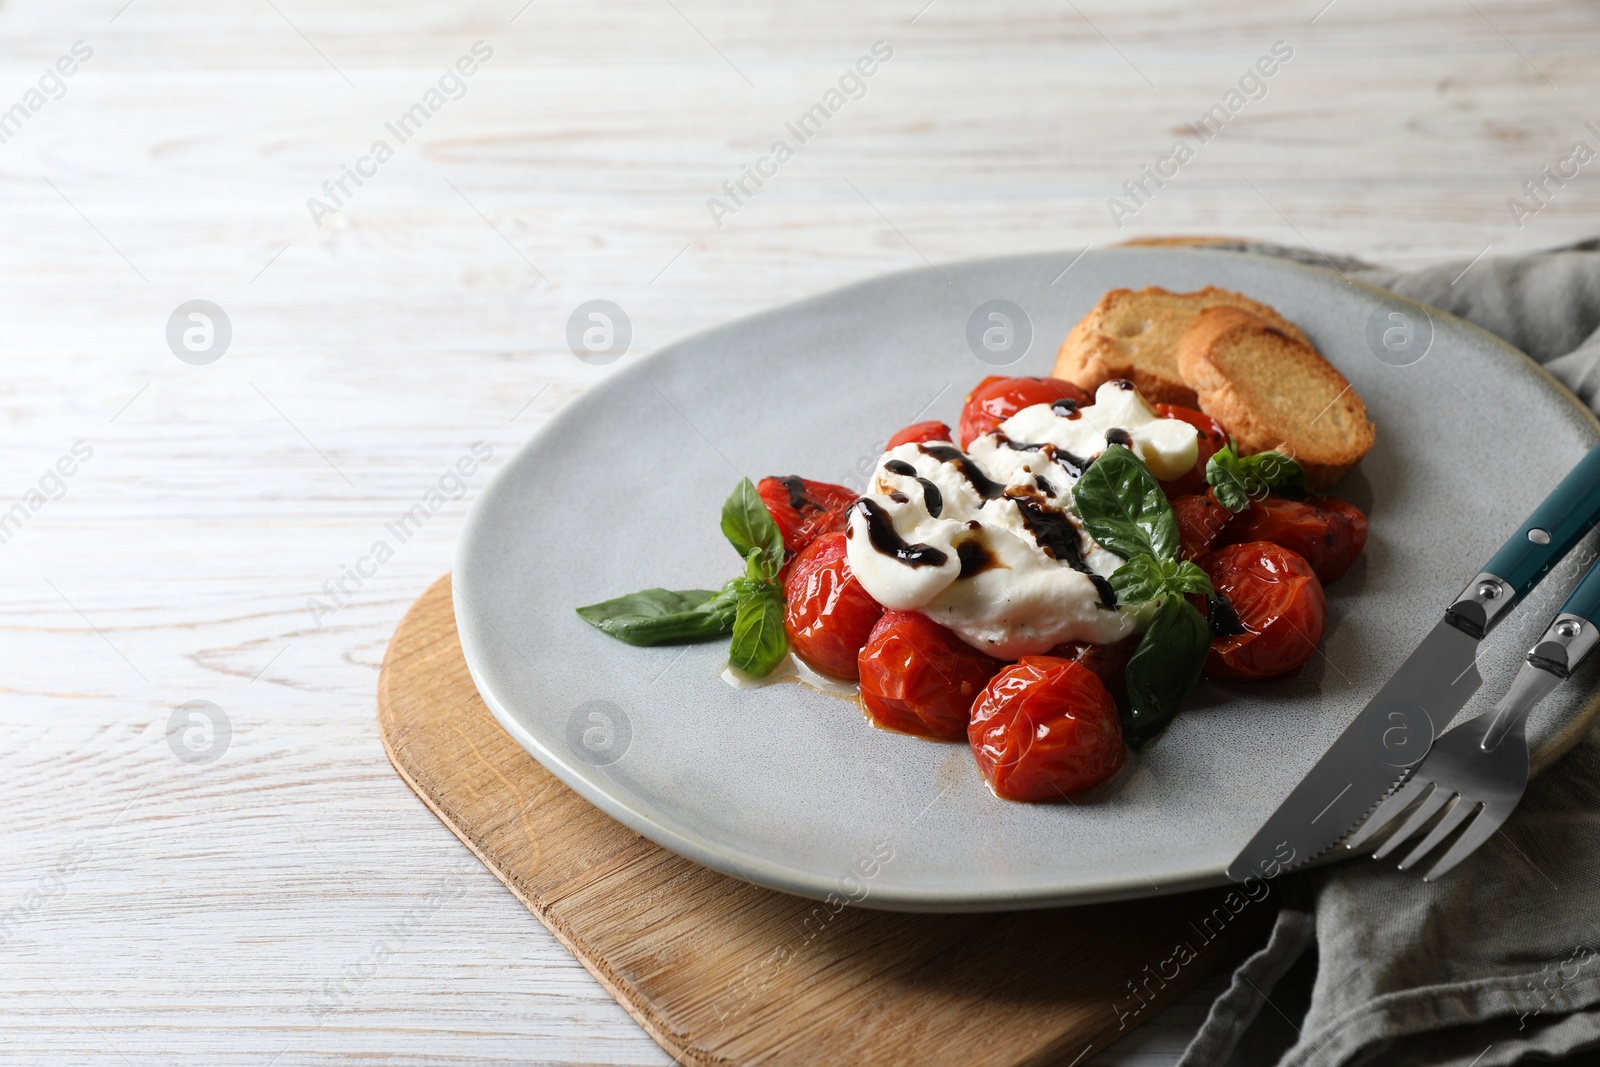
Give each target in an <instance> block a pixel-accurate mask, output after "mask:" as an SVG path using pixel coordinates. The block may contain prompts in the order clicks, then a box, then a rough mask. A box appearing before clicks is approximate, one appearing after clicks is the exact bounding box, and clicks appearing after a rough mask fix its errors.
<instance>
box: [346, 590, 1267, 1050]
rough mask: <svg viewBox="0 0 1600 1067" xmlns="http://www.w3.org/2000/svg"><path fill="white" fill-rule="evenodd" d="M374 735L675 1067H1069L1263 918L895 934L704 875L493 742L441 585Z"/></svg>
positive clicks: (920, 928) (862, 912)
mask: <svg viewBox="0 0 1600 1067" xmlns="http://www.w3.org/2000/svg"><path fill="white" fill-rule="evenodd" d="M378 723H379V727H380V729H381V732H382V734H383V744H384V748H385V749H386V750H387V751H388V753H389V759H390V761H391V762H393V764H394V766H395V769H396V770H397V771H399V772H400V777H401V778H403V779H405V781H406V784H408V785H409V786H411V788H412V789H413V790H415V791H416V793H417V795H418V796H420V797H421V798H422V800H423V802H424V803H426V804H427V805H428V807H430V808H432V809H433V811H434V813H435V814H436V815H438V816H439V818H440V819H441V820H442V821H443V822H444V824H445V825H446V826H448V827H449V828H450V829H451V831H452V832H454V833H455V835H456V836H457V837H459V838H461V840H462V841H464V842H466V844H467V847H469V848H471V849H472V851H473V852H474V853H476V854H477V856H478V858H479V859H481V860H482V861H483V862H484V864H485V865H487V866H488V868H489V869H490V870H491V871H493V872H494V874H495V876H496V877H497V878H499V879H500V880H501V881H502V882H504V883H505V884H506V886H507V887H508V888H510V890H511V891H512V892H513V893H515V894H516V895H517V898H518V899H519V900H521V901H522V902H523V903H524V904H526V905H527V906H528V908H529V910H531V911H532V912H533V913H534V914H535V915H537V916H538V917H539V920H540V921H541V922H543V923H544V924H545V925H546V926H547V927H549V928H550V931H551V932H552V933H554V934H555V935H556V937H558V938H560V939H561V942H562V943H563V944H564V945H566V946H567V948H569V949H571V950H572V954H573V955H575V956H576V957H577V958H578V959H579V961H581V962H582V963H583V965H584V966H585V967H587V968H588V969H589V971H590V972H591V973H592V974H593V975H594V976H595V978H597V979H599V981H600V983H601V984H602V985H604V986H605V987H606V989H607V990H608V991H610V993H611V995H612V996H614V997H616V998H617V1001H618V1002H619V1003H621V1004H622V1006H623V1007H624V1008H626V1009H627V1010H628V1013H629V1014H630V1015H632V1016H633V1017H634V1018H635V1019H637V1020H638V1021H639V1025H641V1026H643V1027H644V1029H645V1030H646V1032H648V1033H649V1034H650V1036H651V1037H653V1038H654V1039H655V1040H656V1041H657V1042H658V1043H659V1044H660V1045H661V1047H662V1048H664V1049H666V1050H667V1052H668V1053H669V1054H671V1055H672V1056H674V1057H676V1058H677V1059H678V1060H679V1061H681V1062H682V1063H684V1064H694V1065H708V1067H709V1065H718V1067H733V1065H745V1064H758V1063H759V1064H770V1065H813V1064H814V1065H819V1067H820V1065H827V1067H836V1065H839V1064H851V1065H853V1067H876V1065H880V1064H917V1065H921V1067H944V1065H946V1064H949V1065H952V1067H954V1065H960V1067H971V1065H974V1064H993V1065H1003V1067H1022V1065H1029V1067H1032V1065H1043V1064H1063V1065H1067V1064H1073V1063H1076V1062H1078V1061H1079V1060H1081V1059H1083V1058H1085V1057H1086V1056H1088V1055H1089V1054H1090V1053H1091V1052H1094V1051H1098V1050H1100V1049H1102V1048H1104V1047H1105V1046H1106V1045H1108V1044H1110V1043H1111V1042H1112V1041H1115V1040H1116V1039H1117V1038H1118V1037H1120V1036H1122V1035H1123V1034H1126V1033H1128V1032H1129V1031H1131V1030H1132V1029H1133V1028H1134V1027H1135V1026H1137V1025H1139V1024H1140V1023H1142V1022H1145V1021H1147V1020H1148V1019H1149V1018H1150V1017H1151V1016H1153V1015H1154V1014H1155V1013H1156V1012H1157V1011H1158V1010H1159V1009H1160V1008H1161V1007H1162V1006H1163V1005H1165V1004H1166V1003H1167V1002H1169V1001H1171V1000H1173V999H1174V998H1176V997H1178V996H1180V995H1181V994H1183V993H1184V992H1185V991H1187V990H1188V989H1190V988H1191V987H1193V986H1194V985H1195V984H1196V983H1198V982H1199V981H1201V980H1202V979H1203V978H1205V977H1206V976H1207V975H1209V974H1210V973H1211V972H1212V971H1214V970H1216V969H1217V968H1218V967H1221V966H1223V965H1225V964H1228V963H1231V962H1233V961H1235V960H1237V959H1238V958H1239V957H1240V956H1241V955H1243V953H1244V952H1246V951H1248V950H1249V949H1250V948H1251V947H1253V946H1255V945H1257V944H1259V943H1260V942H1261V941H1262V940H1263V939H1264V938H1265V932H1266V927H1267V925H1268V924H1269V923H1270V920H1271V919H1272V916H1273V914H1274V913H1275V911H1276V909H1277V902H1276V900H1275V895H1276V894H1275V893H1274V894H1272V895H1269V896H1267V897H1265V898H1263V899H1262V900H1260V901H1248V900H1246V898H1244V897H1242V896H1240V895H1238V894H1237V893H1235V892H1234V891H1232V890H1227V889H1221V890H1209V891H1206V892H1201V893H1190V894H1185V895H1183V896H1169V897H1161V898H1157V899H1153V900H1143V901H1132V902H1127V903H1121V904H1107V905H1097V906H1093V907H1082V908H1058V909H1052V910H1048V911H1032V912H1009V913H1003V914H993V915H907V914H894V913H889V912H881V911H870V910H866V909H863V908H855V907H833V906H830V905H828V904H826V903H821V902H817V901H812V900H805V899H802V898H800V897H794V896H789V895H787V894H784V893H778V892H774V891H772V890H769V889H762V888H759V887H757V886H753V885H748V884H746V883H744V882H740V881H737V880H735V879H733V878H729V877H727V876H725V875H722V874H718V873H716V872H714V871H710V870H707V869H706V868H704V867H701V866H699V865H697V864H695V863H693V862H691V861H689V860H686V859H684V858H682V857H681V856H678V855H677V854H676V853H673V852H669V851H667V850H666V849H664V848H661V847H660V846H658V845H655V844H653V843H651V842H650V841H648V840H646V839H645V838H643V837H640V836H639V835H638V834H636V833H634V832H633V831H632V830H629V829H628V828H627V827H625V826H623V825H622V824H621V823H618V822H615V821H613V820H612V819H611V818H610V817H609V816H606V815H604V814H602V813H601V812H600V811H599V810H598V809H596V808H594V807H593V806H591V805H590V804H589V803H588V802H587V801H585V800H583V799H582V798H581V797H579V796H578V795H577V794H576V793H574V792H573V791H572V790H570V789H568V788H567V787H566V786H565V785H563V784H562V783H561V782H560V781H559V780H557V779H556V778H555V777H554V776H553V775H551V774H550V773H548V772H547V771H546V770H545V769H544V768H543V767H541V766H540V765H539V764H538V763H536V762H535V761H534V760H533V758H532V757H531V756H529V755H528V754H527V753H526V752H525V751H524V750H523V749H522V748H521V747H520V746H518V745H517V743H516V742H515V741H513V740H512V739H511V738H510V736H509V735H507V734H506V733H505V731H504V730H502V729H501V728H500V726H499V724H498V723H496V722H495V720H494V717H493V716H492V715H491V714H490V713H489V710H488V708H487V707H486V706H485V705H484V703H483V701H482V699H481V698H479V696H478V693H477V690H476V689H474V688H473V684H472V679H471V677H470V676H469V674H468V673H467V665H466V661H465V660H464V659H463V658H462V655H461V645H460V643H459V642H458V640H457V638H456V628H455V618H454V614H453V612H452V610H451V603H450V579H449V578H448V577H445V578H441V579H440V580H439V581H438V582H436V583H434V585H433V587H432V588H431V589H429V590H428V591H427V593H425V594H424V595H423V597H422V599H420V600H418V601H417V602H416V603H415V604H414V605H412V607H411V610H410V611H409V612H408V613H407V614H406V617H405V618H404V619H403V620H402V621H401V623H400V627H399V629H397V630H396V631H395V635H394V638H393V639H392V640H391V641H390V642H389V650H388V652H387V654H386V655H385V656H384V661H383V671H382V673H381V674H380V675H379V679H378ZM1230 893H1234V895H1233V896H1232V897H1230V896H1229V894H1230ZM1241 902H1243V903H1242V904H1241Z"/></svg>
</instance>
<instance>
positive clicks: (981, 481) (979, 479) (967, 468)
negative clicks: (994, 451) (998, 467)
mask: <svg viewBox="0 0 1600 1067" xmlns="http://www.w3.org/2000/svg"><path fill="white" fill-rule="evenodd" d="M917 448H918V449H919V450H920V451H921V452H922V454H923V455H925V456H932V457H933V458H934V459H936V460H938V461H939V462H940V463H948V464H950V465H951V466H952V467H954V468H955V469H956V470H957V471H959V472H960V474H961V477H963V478H965V479H966V480H967V484H968V485H970V486H972V488H973V491H974V492H976V493H977V494H978V496H979V497H981V498H982V499H984V500H994V499H996V498H997V497H999V496H1000V495H1001V494H1003V493H1004V492H1005V491H1006V487H1005V486H1003V485H1001V484H1000V483H999V482H996V481H993V480H992V479H990V477H989V476H988V475H986V474H984V473H983V472H982V471H981V470H979V469H978V465H977V464H975V463H973V462H972V460H970V459H968V458H967V455H966V453H965V452H962V451H961V450H960V449H959V448H957V447H955V446H954V445H918V446H917Z"/></svg>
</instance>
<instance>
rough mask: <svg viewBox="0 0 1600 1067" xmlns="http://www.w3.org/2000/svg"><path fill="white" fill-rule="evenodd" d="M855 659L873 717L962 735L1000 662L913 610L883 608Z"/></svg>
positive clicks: (927, 733) (896, 725)
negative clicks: (984, 688) (978, 697)
mask: <svg viewBox="0 0 1600 1067" xmlns="http://www.w3.org/2000/svg"><path fill="white" fill-rule="evenodd" d="M857 662H858V663H859V665H860V668H861V704H862V706H863V707H865V708H866V711H867V715H868V716H869V717H870V718H871V719H872V721H873V722H875V723H877V724H878V725H879V726H886V727H888V728H889V729H891V730H900V731H902V732H903V733H908V734H917V735H918V736H920V737H938V738H957V737H965V736H967V722H968V720H969V719H970V718H971V716H972V701H973V700H974V699H975V698H976V697H977V695H978V693H979V692H981V691H982V690H983V687H984V686H985V685H987V684H989V679H990V678H993V677H994V676H995V675H996V674H997V673H999V671H1000V668H1002V667H1004V666H1005V663H1004V662H1003V661H1001V660H997V659H994V658H993V657H990V656H986V655H984V654H983V653H982V652H979V651H978V650H977V649H975V648H973V647H972V646H971V645H969V644H967V643H966V642H965V641H963V640H961V638H959V637H957V636H956V635H955V634H953V633H951V632H950V631H949V630H947V629H945V628H944V627H943V626H940V625H939V624H938V623H936V622H934V621H933V620H932V619H930V618H928V617H927V616H926V615H922V614H919V613H917V612H913V611H886V612H884V613H883V618H881V619H879V620H878V625H876V626H874V627H873V628H872V635H871V636H870V637H869V638H867V644H866V647H864V648H863V649H862V650H861V655H860V656H859V657H858V658H857Z"/></svg>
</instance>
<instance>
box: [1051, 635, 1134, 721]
mask: <svg viewBox="0 0 1600 1067" xmlns="http://www.w3.org/2000/svg"><path fill="white" fill-rule="evenodd" d="M1138 647H1139V635H1138V634H1134V635H1133V636H1132V637H1125V638H1123V639H1122V640H1121V641H1117V642H1116V643H1114V644H1110V645H1091V644H1090V643H1089V642H1087V641H1068V642H1066V643H1065V644H1061V645H1057V646H1056V647H1055V648H1052V649H1051V650H1050V655H1052V656H1059V657H1061V658H1062V659H1069V660H1072V661H1074V662H1076V663H1081V664H1083V665H1084V666H1085V667H1088V668H1089V669H1090V670H1091V671H1094V673H1095V675H1096V676H1098V677H1099V679H1100V681H1101V682H1103V683H1105V687H1106V691H1107V692H1109V693H1110V694H1111V697H1112V699H1114V700H1115V701H1117V703H1118V704H1123V703H1126V702H1127V699H1128V660H1129V659H1130V658H1132V656H1133V650H1134V649H1136V648H1138Z"/></svg>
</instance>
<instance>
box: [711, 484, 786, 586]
mask: <svg viewBox="0 0 1600 1067" xmlns="http://www.w3.org/2000/svg"><path fill="white" fill-rule="evenodd" d="M722 536H724V537H726V538H727V539H728V541H729V542H730V543H731V544H732V545H733V547H734V548H735V549H736V550H738V553H739V555H741V556H743V557H744V558H745V559H749V558H750V556H751V555H752V554H754V555H756V557H757V558H758V559H759V560H760V567H761V576H762V577H763V578H775V577H777V574H778V569H779V568H781V567H782V566H783V532H782V531H781V530H779V529H778V524H777V523H776V522H773V521H772V513H771V512H770V511H768V510H767V505H766V504H764V503H762V501H761V494H760V493H758V492H756V487H755V486H754V485H752V484H751V482H750V479H749V478H741V479H739V484H738V485H736V486H734V487H733V492H732V493H730V494H728V499H727V500H725V501H724V502H723V504H722Z"/></svg>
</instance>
